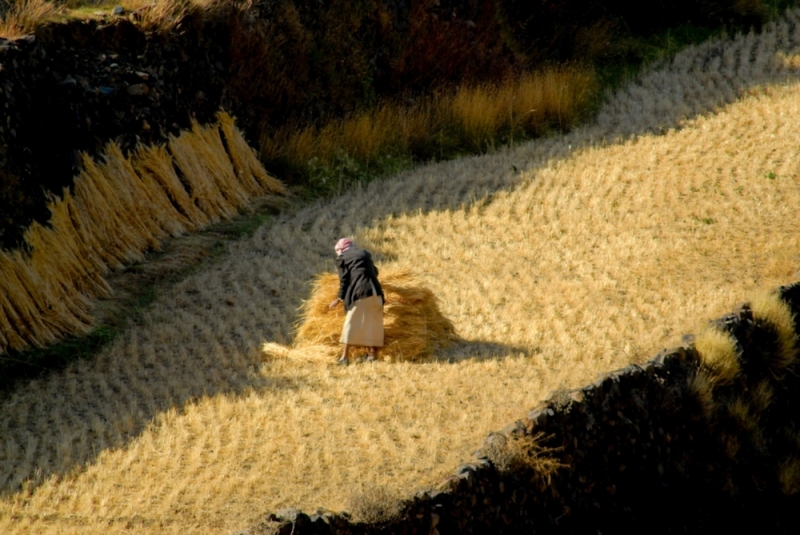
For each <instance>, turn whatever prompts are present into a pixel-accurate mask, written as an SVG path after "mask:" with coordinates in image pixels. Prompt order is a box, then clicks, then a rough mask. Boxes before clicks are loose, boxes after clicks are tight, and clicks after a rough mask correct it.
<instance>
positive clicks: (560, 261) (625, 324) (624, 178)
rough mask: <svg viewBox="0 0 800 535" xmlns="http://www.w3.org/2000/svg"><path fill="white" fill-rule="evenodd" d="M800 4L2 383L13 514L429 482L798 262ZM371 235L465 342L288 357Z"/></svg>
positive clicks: (336, 500) (58, 514)
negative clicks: (111, 338) (583, 121)
mask: <svg viewBox="0 0 800 535" xmlns="http://www.w3.org/2000/svg"><path fill="white" fill-rule="evenodd" d="M797 21H798V13H796V12H795V13H794V14H793V15H792V16H791V17H790V19H789V21H788V22H784V23H782V25H778V26H776V27H772V28H770V29H768V32H767V34H766V35H764V36H751V37H747V36H745V37H739V38H736V39H732V40H730V41H726V42H719V43H712V44H710V45H704V46H701V47H697V48H695V49H692V50H688V51H686V52H684V53H682V54H680V55H679V56H678V57H677V58H675V60H674V61H673V62H672V63H671V64H669V65H666V66H664V67H663V69H662V70H661V71H654V72H651V73H649V74H646V75H644V77H643V78H642V79H641V80H640V81H639V82H637V83H634V84H632V85H631V86H629V87H628V88H625V89H623V90H622V91H621V92H620V93H619V94H618V95H617V96H615V97H612V98H611V99H610V101H609V103H608V104H607V106H606V107H605V108H604V109H603V110H601V112H600V115H599V118H598V122H597V123H596V124H594V125H591V126H588V127H586V128H584V129H581V130H579V131H576V132H574V133H572V134H570V135H568V136H563V137H556V138H551V139H548V140H543V141H540V142H534V143H530V144H526V145H524V146H520V147H516V148H513V149H509V150H505V151H501V152H499V153H497V154H493V155H489V156H486V157H482V158H468V159H462V160H458V161H454V162H449V163H442V164H437V165H432V166H427V167H423V168H419V169H416V170H414V171H410V172H407V173H405V174H402V175H400V176H397V177H393V178H392V179H390V180H387V181H385V182H381V183H378V184H373V185H370V186H367V187H365V188H363V189H358V190H354V191H351V192H348V194H346V195H344V196H342V197H340V198H336V199H333V200H331V201H327V202H324V203H319V204H317V205H314V206H309V207H306V208H304V209H302V210H300V211H298V212H295V213H287V214H286V215H285V216H284V217H283V218H282V219H281V220H280V221H278V222H276V223H274V224H272V225H268V226H264V227H262V228H261V229H260V230H259V231H257V232H256V233H255V234H254V236H253V237H252V238H248V239H245V240H242V241H240V242H237V243H236V244H234V245H233V246H232V247H231V248H230V250H229V253H228V256H227V257H226V258H225V259H224V260H223V261H221V262H218V263H216V264H214V265H212V266H210V267H208V268H207V269H205V270H203V271H201V272H199V273H197V274H195V275H193V276H191V277H189V278H188V279H186V280H185V281H183V282H182V283H180V284H178V285H177V286H176V287H175V288H173V289H171V290H169V291H168V292H166V293H165V294H164V295H163V296H161V298H160V299H159V300H158V301H157V302H156V303H155V304H154V305H153V306H152V308H151V309H149V310H148V311H147V312H146V313H145V314H144V319H143V321H142V322H141V324H139V325H134V326H131V327H130V329H129V330H128V331H127V332H126V333H125V334H124V336H122V337H121V338H120V339H119V340H118V341H116V342H115V343H114V344H113V345H111V346H110V347H108V348H107V349H106V350H104V352H103V353H102V354H101V355H100V356H99V358H97V359H96V360H95V361H93V362H79V363H76V364H75V365H74V366H72V367H71V368H70V369H68V370H66V371H65V372H63V373H62V374H59V375H57V376H52V377H50V378H47V379H45V380H41V381H36V382H33V383H31V384H29V385H28V386H27V387H26V388H25V389H21V390H18V391H16V392H14V393H13V394H12V395H10V396H9V397H7V398H6V399H3V400H2V401H1V402H0V403H1V404H2V405H0V412H2V415H3V418H2V420H0V437H2V438H0V440H1V441H2V443H0V488H2V490H3V497H2V499H0V531H2V532H8V533H29V532H36V533H86V532H99V531H103V532H106V533H121V532H127V531H133V532H137V533H173V532H174V533H178V532H180V533H221V532H226V531H230V530H234V529H241V528H243V527H246V526H247V525H249V524H250V523H252V522H254V521H256V520H257V519H258V518H259V516H260V515H261V514H262V513H263V512H265V511H267V510H271V509H276V508H280V507H285V506H299V507H302V508H305V509H312V510H313V509H314V508H316V507H317V506H325V507H329V508H333V509H338V508H343V507H347V504H348V500H349V498H350V496H352V495H353V494H354V493H356V494H357V493H358V492H360V491H362V490H364V489H369V488H375V487H376V486H379V487H388V488H389V489H390V490H391V491H392V492H394V493H400V494H402V493H409V492H412V491H413V490H416V489H419V488H420V487H422V486H425V485H433V484H435V483H436V482H437V481H439V480H440V479H441V477H442V476H443V475H444V474H446V473H448V472H449V471H450V470H452V469H453V468H454V467H455V466H456V465H457V464H459V463H460V462H462V461H464V460H466V459H469V456H470V454H471V453H472V451H474V449H475V448H476V447H477V446H478V445H479V443H480V441H481V439H482V438H483V437H484V436H485V434H486V433H487V432H488V431H491V430H493V429H497V428H499V427H501V426H503V425H505V424H506V423H508V422H510V421H513V420H514V419H516V418H518V417H520V415H522V414H523V412H524V410H525V409H526V408H529V407H530V406H532V405H534V404H535V403H536V402H537V401H538V400H539V399H541V398H543V397H544V396H545V395H546V394H547V393H548V391H550V390H553V389H555V388H558V387H562V386H563V387H577V386H580V385H582V384H585V383H587V382H589V381H591V380H592V379H593V378H594V377H595V375H596V374H597V373H599V372H604V371H608V370H610V369H612V368H615V367H619V366H622V365H625V364H627V363H628V362H630V361H631V360H639V359H643V358H646V357H649V356H651V355H652V354H653V353H654V352H655V351H657V350H658V349H660V348H661V347H662V346H665V345H674V344H675V343H677V341H678V340H679V339H680V335H682V334H683V333H686V332H691V331H692V330H694V329H695V328H697V327H698V325H699V324H700V323H702V321H703V320H707V319H710V318H713V317H716V316H718V315H720V314H722V313H725V312H727V311H729V310H730V309H731V308H732V307H733V306H734V304H735V303H737V302H738V301H741V300H743V299H746V298H747V297H748V296H749V295H751V294H752V293H753V292H756V291H758V290H761V289H764V288H771V287H774V286H777V285H779V284H783V283H786V282H789V281H791V280H793V279H794V278H796V275H797V271H798V266H799V265H800V247H799V246H798V245H799V242H798V232H797V224H796V223H797V206H800V174H798V173H799V171H800V132H798V130H797V128H796V127H795V125H796V124H797V121H798V120H800V83H798V81H797V79H798V76H797V73H798V72H797V64H798V62H797V58H798V57H800V47H799V46H800V30H798V25H797ZM770 32H771V33H770ZM716 50H719V51H720V52H719V53H717V52H715V51H716ZM709 57H711V61H709ZM751 57H752V58H755V61H753V62H752V63H750V62H749V61H750V59H751ZM715 58H719V61H716V59H715ZM726 58H729V59H730V61H732V62H733V65H734V66H733V67H730V66H727V65H728V63H726V62H727V61H729V59H726ZM715 61H716V63H715ZM724 69H728V71H730V72H728V71H725V70H724ZM658 80H668V81H669V83H659V82H658ZM776 80H778V81H780V83H770V82H771V81H772V82H775V81H776ZM758 84H762V86H761V87H760V88H758V87H756V85H758ZM763 84H766V85H763ZM749 85H752V86H753V89H752V90H751V91H744V89H745V88H746V87H748V86H749ZM681 87H682V88H684V90H683V91H681V90H679V89H680V88H681ZM676 88H677V89H676ZM644 89H647V90H646V91H645V90H644ZM741 94H744V95H743V96H742V97H741V98H738V100H736V99H734V98H733V97H734V96H736V95H741ZM732 95H733V96H732ZM732 100H736V101H735V102H732V103H731V101H732ZM723 104H726V105H725V106H722V105H723ZM676 110H677V111H676ZM686 110H688V112H687V111H686ZM703 110H705V111H706V112H708V113H706V114H705V115H702V116H698V117H696V118H693V119H692V118H686V119H684V120H682V121H680V123H679V124H676V122H674V120H673V118H680V116H681V115H684V114H685V113H697V112H700V111H703ZM661 126H666V127H667V128H666V130H665V131H664V132H663V133H662V134H660V135H643V136H640V137H635V138H627V140H626V139H622V140H618V141H615V142H611V140H613V139H615V137H616V136H617V135H618V134H628V133H630V132H632V131H639V132H641V131H648V130H656V131H658V130H660V127H661ZM674 126H679V128H676V129H670V127H674ZM603 139H605V140H606V142H605V143H601V140H603ZM348 234H352V235H354V236H355V237H356V239H357V240H358V241H359V242H361V244H363V245H364V246H366V247H368V248H370V249H371V250H372V251H373V253H374V255H375V257H376V258H378V259H379V261H380V266H381V268H382V269H386V270H388V269H408V270H409V271H411V272H412V273H413V274H414V275H415V277H417V279H418V280H419V281H420V282H421V284H422V285H424V286H425V287H427V288H429V289H430V290H432V291H433V292H434V293H435V294H436V295H437V296H438V298H439V306H440V308H441V311H442V312H443V314H444V315H445V316H446V317H447V318H449V319H450V320H452V322H453V324H454V325H455V329H456V331H457V333H458V334H459V336H460V337H461V338H462V339H463V341H462V342H459V343H457V344H455V345H454V346H452V347H451V348H450V349H448V350H446V351H444V352H440V353H438V354H437V355H436V356H435V358H433V359H431V360H429V361H426V362H421V363H377V364H372V365H361V366H350V367H348V368H344V369H341V368H338V367H335V366H331V365H329V364H325V363H315V362H313V361H312V360H311V359H309V360H306V361H303V360H302V359H300V360H298V359H286V358H277V357H275V356H272V357H270V356H268V355H265V354H264V353H263V352H262V346H263V344H264V343H265V342H267V343H270V344H284V345H285V344H289V343H290V342H291V337H292V326H293V323H294V321H295V320H296V319H297V308H298V306H299V305H300V303H301V302H302V301H303V300H304V299H308V298H309V292H310V289H311V287H310V281H311V280H313V279H314V278H315V277H316V276H318V275H319V274H321V273H324V272H326V271H331V270H332V269H333V257H332V244H333V243H334V240H335V239H336V238H338V237H340V236H342V235H348Z"/></svg>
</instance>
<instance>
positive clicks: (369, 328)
mask: <svg viewBox="0 0 800 535" xmlns="http://www.w3.org/2000/svg"><path fill="white" fill-rule="evenodd" d="M339 341H340V342H341V343H343V344H348V345H353V346H365V347H383V303H382V302H381V296H379V295H372V296H370V297H365V298H364V299H359V300H358V301H356V302H355V303H353V307H352V308H351V309H350V310H348V311H347V317H346V318H345V320H344V329H342V338H341V339H340V340H339Z"/></svg>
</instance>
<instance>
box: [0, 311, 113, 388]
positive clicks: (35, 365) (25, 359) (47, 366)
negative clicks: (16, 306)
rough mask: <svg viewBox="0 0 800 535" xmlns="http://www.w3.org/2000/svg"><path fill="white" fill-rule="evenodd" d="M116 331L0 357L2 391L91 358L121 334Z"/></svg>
mask: <svg viewBox="0 0 800 535" xmlns="http://www.w3.org/2000/svg"><path fill="white" fill-rule="evenodd" d="M118 332H119V331H118V330H117V329H115V328H113V327H107V326H104V327H99V328H97V329H95V330H93V331H92V332H90V333H89V334H87V335H85V336H70V337H68V338H66V339H64V340H62V341H61V342H59V343H57V344H54V345H52V346H49V347H46V348H41V349H39V348H37V349H30V350H27V351H12V352H10V353H7V354H5V355H0V391H2V390H5V389H9V388H11V387H12V386H14V385H15V384H16V383H17V381H20V380H30V379H34V378H36V377H38V376H40V375H42V374H44V373H47V372H52V371H57V370H61V369H63V368H65V367H66V366H67V365H68V364H70V363H71V362H74V361H77V360H81V359H86V358H91V357H93V356H94V355H96V354H97V353H98V352H99V351H100V349H102V348H103V347H104V346H105V345H106V344H108V343H109V342H111V341H112V340H113V339H114V338H115V337H116V336H117V334H118Z"/></svg>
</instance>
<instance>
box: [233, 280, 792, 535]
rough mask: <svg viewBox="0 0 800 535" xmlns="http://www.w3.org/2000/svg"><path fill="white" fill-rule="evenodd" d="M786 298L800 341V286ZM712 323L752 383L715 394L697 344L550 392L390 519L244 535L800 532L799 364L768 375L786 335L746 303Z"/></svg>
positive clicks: (289, 522) (266, 526)
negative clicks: (731, 344)
mask: <svg viewBox="0 0 800 535" xmlns="http://www.w3.org/2000/svg"><path fill="white" fill-rule="evenodd" d="M779 295H780V297H781V298H782V299H783V301H784V302H786V303H787V304H788V305H789V306H790V308H791V310H792V314H793V316H794V328H795V333H800V324H799V323H798V322H799V321H800V319H798V318H800V283H798V284H795V285H793V286H787V287H783V288H781V289H780V291H779ZM714 325H715V326H716V328H718V329H720V330H722V331H725V332H727V333H730V334H731V335H732V336H733V337H734V339H735V341H736V346H737V347H736V350H737V353H738V359H739V364H740V365H741V370H742V372H741V373H740V374H739V375H738V376H737V377H736V379H735V380H734V381H732V382H728V383H726V382H724V381H719V382H718V383H714V381H713V376H712V375H709V374H707V373H706V372H704V369H706V367H704V365H703V364H702V360H701V356H700V354H699V353H698V351H697V349H696V348H695V346H694V344H693V343H692V339H691V337H687V338H686V344H685V345H684V346H683V347H679V348H676V349H673V350H665V351H663V352H661V353H660V354H659V355H657V356H656V357H655V358H654V359H653V360H651V361H649V362H647V363H645V364H643V365H631V366H628V367H627V368H624V369H622V370H618V371H615V372H612V373H609V374H607V375H605V376H602V377H600V378H599V379H598V380H597V381H596V382H594V383H593V384H590V385H588V386H586V387H584V388H582V389H579V390H573V391H564V392H556V393H554V394H552V395H551V396H550V398H549V399H548V400H547V401H546V402H544V403H543V404H542V406H540V407H538V408H537V409H535V410H533V411H531V412H530V413H528V415H527V418H525V419H523V420H520V421H517V422H515V423H513V424H511V425H509V426H508V427H506V428H505V429H503V430H502V431H501V432H499V433H496V434H492V435H490V436H489V437H488V438H487V439H486V442H485V444H484V446H483V447H482V448H481V449H480V450H478V452H477V453H476V456H475V459H474V461H473V462H471V463H469V464H465V465H462V466H460V467H459V468H458V469H457V470H456V472H455V474H454V475H453V476H452V477H450V478H449V479H448V480H447V481H445V482H444V483H443V484H442V485H441V487H440V488H439V489H438V490H436V491H433V492H430V491H429V492H422V493H420V494H418V495H416V496H414V497H413V498H410V499H408V500H405V501H404V502H402V504H400V505H399V512H397V511H394V512H389V513H388V514H386V515H384V516H385V517H386V518H385V519H384V520H383V521H378V522H373V523H359V522H355V521H353V520H352V517H351V516H350V515H349V514H348V513H334V512H330V511H324V510H320V511H317V512H315V513H313V514H306V513H303V512H300V511H297V510H292V509H289V510H283V511H280V512H278V513H275V514H271V515H269V516H267V517H266V518H265V520H264V521H263V522H262V523H260V524H259V525H257V526H254V527H253V528H251V529H249V530H246V531H245V532H243V533H248V534H252V535H256V534H264V533H281V534H286V535H288V534H290V533H292V534H295V535H305V534H342V535H344V534H361V533H387V534H390V533H391V534H411V533H420V534H422V533H424V534H436V533H439V534H445V533H492V534H498V533H592V534H595V533H627V532H638V533H675V532H682V533H707V532H711V531H712V530H713V531H718V530H725V529H727V530H731V532H733V533H743V532H746V531H748V530H758V532H768V533H796V532H797V530H798V529H800V507H799V506H800V498H799V496H800V492H798V491H800V488H798V481H800V479H798V476H800V471H798V468H800V464H799V463H800V461H798V452H800V441H798V434H797V432H796V431H797V429H796V428H797V421H796V415H798V414H800V412H798V409H800V388H798V387H800V375H799V374H798V373H797V372H798V367H799V366H798V363H797V362H794V363H793V364H791V365H790V366H789V367H788V368H787V369H786V373H784V374H781V375H775V374H769V373H764V370H765V369H766V367H765V366H763V364H764V363H765V362H768V361H769V359H770V358H772V357H773V355H774V353H775V351H777V347H778V345H779V343H778V340H777V334H776V332H775V329H774V328H772V326H771V325H769V324H768V323H765V322H763V321H760V320H758V319H757V318H755V317H754V315H753V311H752V310H751V308H750V307H749V306H748V305H743V306H741V307H740V308H738V309H737V310H736V311H735V312H734V313H732V314H730V315H728V316H725V317H723V318H721V319H720V320H718V321H716V322H714ZM709 377H710V378H711V386H710V387H709V388H705V387H708V386H709V384H708V382H707V381H706V379H708V378H709ZM767 388H769V391H770V392H771V395H770V396H768V397H764V396H761V394H758V393H759V392H761V393H763V392H765V391H766V389H767ZM758 396H761V397H760V398H759V397H758ZM762 398H763V399H768V401H769V402H768V403H762V404H761V405H758V399H762ZM740 406H745V407H750V409H751V412H752V413H753V415H752V416H753V417H752V418H750V419H747V418H742V417H741V411H740V410H738V409H737V407H740ZM737 415H738V416H737ZM532 438H536V440H532ZM547 460H549V462H550V464H552V462H557V463H559V464H560V465H561V468H558V469H556V470H555V471H553V469H552V467H548V465H547V463H546V462H545V461H547ZM384 505H385V504H384ZM375 506H376V507H378V508H380V507H381V504H375ZM390 509H391V507H389V510H390ZM378 517H380V515H378Z"/></svg>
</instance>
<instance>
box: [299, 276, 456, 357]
mask: <svg viewBox="0 0 800 535" xmlns="http://www.w3.org/2000/svg"><path fill="white" fill-rule="evenodd" d="M380 281H381V286H383V293H384V295H385V297H386V303H385V306H384V329H385V340H384V347H383V350H382V351H381V358H382V359H386V360H391V361H415V360H420V359H422V358H424V357H426V356H428V355H430V354H431V352H432V351H433V350H434V349H436V348H437V347H444V346H446V345H448V344H449V343H450V342H451V341H452V340H454V339H455V338H456V336H455V328H454V327H453V323H452V322H451V321H450V320H449V319H447V318H446V317H444V316H443V315H442V312H441V311H440V310H439V305H438V300H437V299H436V296H435V295H434V294H433V292H432V291H430V290H429V289H427V288H425V287H423V286H421V285H420V283H419V281H418V280H416V279H415V278H414V276H413V275H412V274H411V273H410V272H409V271H407V270H396V271H391V270H388V269H387V270H381V275H380ZM338 291H339V277H338V276H337V275H336V274H335V273H325V274H323V275H320V276H319V277H317V279H316V280H315V281H314V287H313V289H312V293H311V298H310V299H309V300H308V301H306V302H305V303H304V304H303V310H302V315H301V319H300V324H299V327H298V329H297V335H296V337H295V344H294V348H293V351H292V353H293V354H294V353H306V354H308V355H314V356H318V357H320V358H328V357H329V356H330V355H331V354H335V353H336V351H338V349H339V347H340V344H339V337H340V336H341V334H342V326H343V325H344V316H345V312H344V309H343V307H341V306H339V307H337V308H335V309H334V310H332V311H329V310H328V304H329V303H330V302H331V301H333V300H334V299H335V298H336V294H337V292H338ZM323 347H324V348H330V351H320V350H319V349H320V348H323ZM362 351H366V350H364V349H362ZM354 355H356V356H357V355H358V352H356V353H354Z"/></svg>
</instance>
